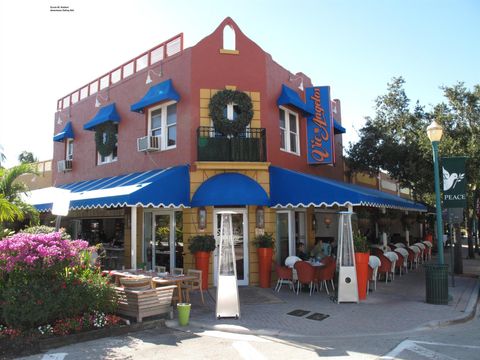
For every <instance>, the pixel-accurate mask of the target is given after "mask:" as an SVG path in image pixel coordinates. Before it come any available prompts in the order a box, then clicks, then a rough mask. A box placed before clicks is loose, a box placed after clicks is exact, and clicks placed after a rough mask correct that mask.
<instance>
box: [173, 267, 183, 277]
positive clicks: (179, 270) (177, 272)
mask: <svg viewBox="0 0 480 360" xmlns="http://www.w3.org/2000/svg"><path fill="white" fill-rule="evenodd" d="M173 275H183V269H182V268H173Z"/></svg>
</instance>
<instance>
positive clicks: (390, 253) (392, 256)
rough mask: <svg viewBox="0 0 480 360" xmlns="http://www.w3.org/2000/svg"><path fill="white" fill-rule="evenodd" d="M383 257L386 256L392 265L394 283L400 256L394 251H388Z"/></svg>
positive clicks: (391, 271)
mask: <svg viewBox="0 0 480 360" xmlns="http://www.w3.org/2000/svg"><path fill="white" fill-rule="evenodd" d="M383 255H385V257H387V258H388V259H389V260H390V262H391V263H392V267H391V269H390V273H391V274H392V281H393V280H395V269H396V264H397V261H398V255H397V254H396V253H395V252H393V251H387V252H385V253H384V254H383Z"/></svg>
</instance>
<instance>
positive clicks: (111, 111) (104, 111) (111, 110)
mask: <svg viewBox="0 0 480 360" xmlns="http://www.w3.org/2000/svg"><path fill="white" fill-rule="evenodd" d="M107 121H113V122H116V123H119V122H120V115H118V112H117V109H116V108H115V103H112V104H109V105H107V106H103V107H101V108H100V109H99V110H98V112H97V114H96V115H95V116H94V118H93V119H92V120H90V121H89V122H88V123H86V124H85V125H83V128H84V129H85V130H95V127H96V126H98V125H100V124H103V123H106V122H107Z"/></svg>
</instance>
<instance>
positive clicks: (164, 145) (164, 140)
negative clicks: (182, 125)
mask: <svg viewBox="0 0 480 360" xmlns="http://www.w3.org/2000/svg"><path fill="white" fill-rule="evenodd" d="M173 104H178V103H177V102H176V101H168V102H166V103H163V104H161V105H158V106H155V107H153V108H151V109H149V110H148V136H153V135H152V112H154V111H156V110H159V109H161V110H162V115H161V125H160V133H161V135H160V150H162V151H163V150H170V149H175V148H176V147H177V142H178V136H177V134H178V127H177V125H178V116H177V119H175V123H174V124H170V125H168V124H167V108H168V107H169V106H170V105H173ZM177 111H178V106H177ZM172 126H175V128H176V130H177V131H175V145H170V146H168V128H169V127H172ZM155 129H158V128H155Z"/></svg>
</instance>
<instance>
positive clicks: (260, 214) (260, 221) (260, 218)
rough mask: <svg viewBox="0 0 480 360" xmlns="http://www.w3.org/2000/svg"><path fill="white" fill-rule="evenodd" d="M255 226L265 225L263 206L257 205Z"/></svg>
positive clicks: (262, 226) (260, 227)
mask: <svg viewBox="0 0 480 360" xmlns="http://www.w3.org/2000/svg"><path fill="white" fill-rule="evenodd" d="M255 226H256V227H257V229H263V228H264V227H265V210H264V209H263V206H257V210H256V211H255Z"/></svg>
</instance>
